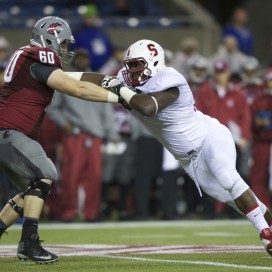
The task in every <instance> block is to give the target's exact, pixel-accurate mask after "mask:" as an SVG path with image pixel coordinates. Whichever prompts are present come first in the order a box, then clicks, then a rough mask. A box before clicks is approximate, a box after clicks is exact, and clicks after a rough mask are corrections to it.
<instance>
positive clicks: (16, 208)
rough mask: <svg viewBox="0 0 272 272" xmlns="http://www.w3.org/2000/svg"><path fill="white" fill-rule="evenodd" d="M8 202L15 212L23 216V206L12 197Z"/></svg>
mask: <svg viewBox="0 0 272 272" xmlns="http://www.w3.org/2000/svg"><path fill="white" fill-rule="evenodd" d="M8 204H9V205H10V206H11V208H12V209H13V210H14V211H15V212H17V213H18V214H19V216H20V217H21V218H22V217H23V216H24V209H23V208H22V207H19V206H18V205H17V204H16V202H15V201H14V200H13V199H12V198H11V199H10V200H9V201H8Z"/></svg>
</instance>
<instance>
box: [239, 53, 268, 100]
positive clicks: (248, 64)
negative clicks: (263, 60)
mask: <svg viewBox="0 0 272 272" xmlns="http://www.w3.org/2000/svg"><path fill="white" fill-rule="evenodd" d="M239 85H240V88H241V91H242V92H243V93H244V95H245V96H246V99H247V103H248V105H251V104H252V103H253V102H254V100H255V98H256V97H257V96H259V95H260V94H262V93H263V80H262V78H261V77H260V63H259V60H258V59H257V58H255V57H248V58H247V59H246V61H245V62H244V64H243V65H242V71H241V82H240V84H239Z"/></svg>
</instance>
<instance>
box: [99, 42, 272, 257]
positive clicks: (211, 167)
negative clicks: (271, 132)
mask: <svg viewBox="0 0 272 272" xmlns="http://www.w3.org/2000/svg"><path fill="white" fill-rule="evenodd" d="M123 63H124V67H123V68H122V69H121V70H120V71H119V73H118V75H117V77H116V78H115V77H110V76H106V77H105V78H104V80H103V82H102V87H104V88H106V89H109V90H111V91H112V92H114V93H116V94H117V95H119V96H120V97H121V98H123V99H124V100H125V101H126V102H127V103H128V104H129V106H130V107H131V109H132V110H131V112H132V114H133V115H135V116H136V118H138V120H140V121H141V122H142V123H143V125H144V126H145V127H146V128H147V129H148V130H149V131H150V132H151V133H152V134H153V136H154V137H156V138H157V139H158V140H159V141H160V142H161V144H162V145H164V146H165V147H166V148H167V149H168V150H169V151H170V153H172V154H173V155H174V157H175V158H176V159H177V160H179V161H180V163H181V165H182V167H183V168H184V170H185V171H186V172H187V173H188V175H189V176H190V177H191V178H192V179H193V180H194V182H195V184H196V186H197V188H198V190H199V193H200V195H201V191H202V190H203V191H204V192H206V193H207V194H209V195H210V196H212V197H213V198H215V199H217V200H219V201H221V202H223V203H226V204H228V205H230V206H231V207H233V208H234V209H235V210H236V211H238V212H239V213H240V214H244V215H245V216H246V217H247V218H248V219H249V220H250V222H251V223H252V224H253V226H254V227H255V228H256V229H257V231H258V233H259V235H260V238H261V240H262V242H263V244H264V247H265V249H266V251H267V252H268V253H269V254H270V255H271V256H272V231H271V229H270V227H272V215H271V213H270V211H269V210H268V208H267V207H266V206H265V205H264V204H263V203H262V202H261V201H260V200H259V199H258V198H257V197H256V195H255V194H254V193H253V192H252V190H251V189H250V188H249V186H248V185H247V184H246V183H245V181H244V180H243V179H242V178H241V176H240V175H239V174H238V172H237V170H236V168H235V164H236V163H235V162H236V150H235V144H234V141H233V138H232V135H231V133H230V131H229V130H228V128H227V127H225V126H224V125H222V124H221V123H219V121H218V120H216V119H214V118H211V117H210V116H207V115H204V114H203V113H201V112H200V111H198V110H197V109H196V108H195V105H194V103H195V102H194V98H193V95H192V92H191V90H190V88H189V86H188V83H187V81H186V79H185V78H184V77H183V76H182V75H181V74H180V73H179V72H177V71H176V70H175V69H174V68H172V67H166V66H165V62H164V50H163V49H162V47H161V46H160V45H159V44H158V43H156V42H154V41H151V40H140V41H137V42H135V43H134V44H132V45H131V46H130V47H129V48H128V50H127V52H126V55H125V58H124V61H123Z"/></svg>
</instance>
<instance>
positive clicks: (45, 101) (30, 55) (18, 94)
mask: <svg viewBox="0 0 272 272" xmlns="http://www.w3.org/2000/svg"><path fill="white" fill-rule="evenodd" d="M34 63H41V64H44V65H49V66H52V67H59V68H61V69H62V65H61V61H60V59H59V57H58V56H57V55H56V54H55V53H54V52H53V51H52V50H51V49H48V48H41V47H37V46H26V47H22V48H20V49H19V50H17V51H16V52H15V53H14V54H13V56H12V57H11V59H10V62H9V64H8V66H7V68H6V71H5V76H4V85H3V86H2V88H1V91H0V129H1V128H11V129H16V130H18V131H20V132H22V133H24V134H26V135H27V136H29V137H31V138H37V136H38V133H39V129H40V126H41V123H42V121H43V118H44V115H45V109H46V107H47V106H48V105H49V104H50V103H51V100H52V97H53V94H54V90H53V89H51V88H49V87H48V86H47V85H46V84H45V83H42V82H40V81H38V80H36V79H34V78H33V77H32V75H31V65H33V64H34Z"/></svg>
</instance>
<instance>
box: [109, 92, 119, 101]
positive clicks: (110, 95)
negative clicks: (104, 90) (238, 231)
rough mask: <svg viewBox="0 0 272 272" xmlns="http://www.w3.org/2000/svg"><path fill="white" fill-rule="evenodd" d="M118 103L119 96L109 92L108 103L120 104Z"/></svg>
mask: <svg viewBox="0 0 272 272" xmlns="http://www.w3.org/2000/svg"><path fill="white" fill-rule="evenodd" d="M118 101H119V97H118V95H117V94H114V93H112V92H110V91H109V92H108V102H111V103H118Z"/></svg>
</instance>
